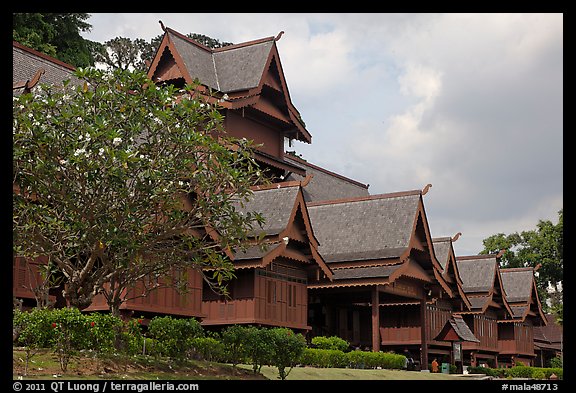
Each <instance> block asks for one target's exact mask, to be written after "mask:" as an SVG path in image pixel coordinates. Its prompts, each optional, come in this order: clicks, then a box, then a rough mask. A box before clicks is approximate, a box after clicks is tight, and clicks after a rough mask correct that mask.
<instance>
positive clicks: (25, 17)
mask: <svg viewBox="0 0 576 393" xmlns="http://www.w3.org/2000/svg"><path fill="white" fill-rule="evenodd" d="M89 17H90V15H89V14H85V13H14V14H12V38H13V39H14V40H15V41H18V42H20V43H21V44H22V45H25V46H27V47H29V48H32V49H36V50H37V51H39V52H42V53H45V54H47V55H49V56H52V57H55V58H57V59H59V60H61V61H63V62H65V63H68V64H71V65H73V66H75V67H87V66H90V65H94V60H93V58H92V56H91V54H90V50H89V42H90V41H88V40H85V39H84V38H82V36H81V35H80V32H85V31H89V30H90V29H91V28H92V25H90V24H89V23H87V22H86V20H87V19H88V18H89Z"/></svg>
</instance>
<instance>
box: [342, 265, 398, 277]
mask: <svg viewBox="0 0 576 393" xmlns="http://www.w3.org/2000/svg"><path fill="white" fill-rule="evenodd" d="M400 267H402V264H397V265H388V266H370V267H356V268H351V269H336V270H334V275H333V279H334V280H345V279H350V278H386V277H390V275H391V274H392V273H394V272H395V271H396V270H398V268H400Z"/></svg>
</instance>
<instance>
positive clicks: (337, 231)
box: [308, 191, 420, 263]
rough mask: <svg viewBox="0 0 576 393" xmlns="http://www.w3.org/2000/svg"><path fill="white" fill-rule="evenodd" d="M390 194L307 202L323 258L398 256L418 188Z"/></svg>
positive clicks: (407, 236) (407, 232) (416, 202)
mask: <svg viewBox="0 0 576 393" xmlns="http://www.w3.org/2000/svg"><path fill="white" fill-rule="evenodd" d="M388 195H392V194H388ZM394 195H395V196H387V195H381V196H372V197H367V198H358V199H354V200H348V201H342V202H337V203H327V204H319V205H314V204H310V205H309V206H308V212H309V215H310V221H311V222H312V227H313V230H314V233H315V234H316V237H317V239H318V241H319V243H320V248H319V251H320V254H322V256H323V257H324V260H325V261H326V262H329V263H330V262H342V261H358V260H368V259H381V258H396V257H399V256H400V255H401V254H402V253H403V252H404V251H405V250H406V248H407V247H408V245H409V241H410V238H411V235H412V231H413V225H414V220H415V218H416V214H417V211H418V206H419V201H420V192H419V191H418V192H407V193H402V194H394Z"/></svg>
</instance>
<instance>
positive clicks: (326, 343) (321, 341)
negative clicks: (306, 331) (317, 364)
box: [312, 336, 350, 352]
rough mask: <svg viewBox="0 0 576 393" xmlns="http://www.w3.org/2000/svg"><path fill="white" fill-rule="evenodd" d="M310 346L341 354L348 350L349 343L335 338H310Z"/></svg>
mask: <svg viewBox="0 0 576 393" xmlns="http://www.w3.org/2000/svg"><path fill="white" fill-rule="evenodd" d="M312 345H314V346H315V347H316V348H319V349H334V350H337V351H342V352H346V351H348V349H349V348H350V343H349V342H348V341H346V340H343V339H341V338H340V337H337V336H331V337H324V336H316V337H314V338H312Z"/></svg>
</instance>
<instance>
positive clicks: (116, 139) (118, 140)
mask: <svg viewBox="0 0 576 393" xmlns="http://www.w3.org/2000/svg"><path fill="white" fill-rule="evenodd" d="M120 143H122V138H119V137H116V138H114V139H113V140H112V144H113V145H114V146H118V145H119V144H120Z"/></svg>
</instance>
